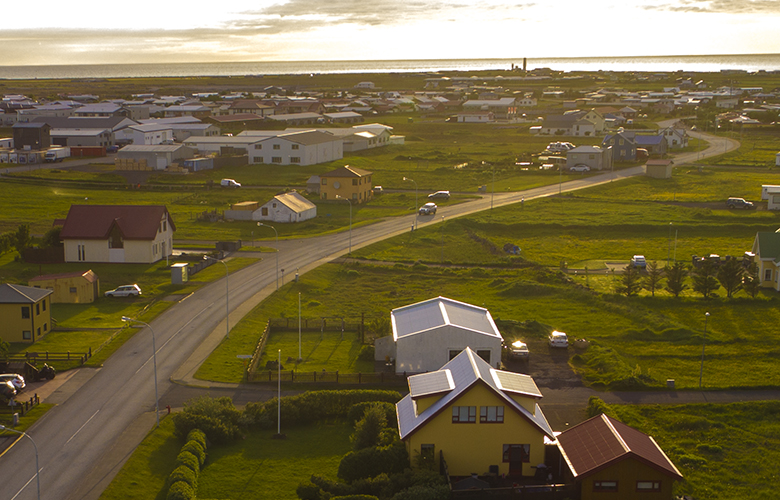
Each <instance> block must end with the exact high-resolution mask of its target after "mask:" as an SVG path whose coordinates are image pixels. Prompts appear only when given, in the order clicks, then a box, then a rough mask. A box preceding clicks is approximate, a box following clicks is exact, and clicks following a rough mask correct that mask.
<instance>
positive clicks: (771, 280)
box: [751, 229, 780, 292]
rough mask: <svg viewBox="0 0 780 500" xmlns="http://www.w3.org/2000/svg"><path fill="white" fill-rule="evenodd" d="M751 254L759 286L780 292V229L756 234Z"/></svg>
mask: <svg viewBox="0 0 780 500" xmlns="http://www.w3.org/2000/svg"><path fill="white" fill-rule="evenodd" d="M751 252H753V254H754V255H755V258H754V262H755V263H756V265H757V266H758V276H759V280H760V281H761V286H762V287H764V288H774V289H775V290H776V291H778V292H780V229H778V230H777V231H775V232H770V231H759V232H757V233H756V239H755V240H753V248H752V249H751Z"/></svg>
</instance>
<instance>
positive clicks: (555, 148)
mask: <svg viewBox="0 0 780 500" xmlns="http://www.w3.org/2000/svg"><path fill="white" fill-rule="evenodd" d="M570 149H574V144H572V143H570V142H551V143H550V144H548V145H547V151H550V152H551V153H565V152H566V151H568V150H570Z"/></svg>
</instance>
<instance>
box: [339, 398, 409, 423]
mask: <svg viewBox="0 0 780 500" xmlns="http://www.w3.org/2000/svg"><path fill="white" fill-rule="evenodd" d="M373 405H377V406H379V407H381V408H382V409H383V410H384V412H385V418H387V423H388V425H392V424H395V425H393V427H398V423H397V420H398V419H397V418H396V416H395V404H393V403H388V402H386V401H366V402H363V403H358V404H356V405H353V406H352V408H350V409H349V413H348V414H347V420H348V421H349V423H350V424H351V425H355V424H356V423H357V422H358V420H360V419H362V418H363V416H364V415H365V414H366V409H367V408H368V407H369V406H373Z"/></svg>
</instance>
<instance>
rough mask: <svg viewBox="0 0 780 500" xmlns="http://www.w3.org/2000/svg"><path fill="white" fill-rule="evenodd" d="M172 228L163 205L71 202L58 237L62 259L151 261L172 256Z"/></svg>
mask: <svg viewBox="0 0 780 500" xmlns="http://www.w3.org/2000/svg"><path fill="white" fill-rule="evenodd" d="M174 231H176V226H175V225H174V223H173V219H172V218H171V215H170V213H168V209H167V208H166V207H165V206H164V205H71V207H70V211H69V212H68V216H67V218H66V219H65V224H64V225H63V227H62V231H61V233H60V238H61V239H62V242H63V244H64V246H65V262H113V263H135V264H151V263H153V262H157V261H159V260H160V259H163V258H165V257H166V256H168V255H171V250H172V248H173V232H174Z"/></svg>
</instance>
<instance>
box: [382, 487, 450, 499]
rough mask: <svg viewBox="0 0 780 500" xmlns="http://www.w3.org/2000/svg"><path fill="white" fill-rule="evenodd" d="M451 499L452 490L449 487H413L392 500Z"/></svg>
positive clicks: (399, 493)
mask: <svg viewBox="0 0 780 500" xmlns="http://www.w3.org/2000/svg"><path fill="white" fill-rule="evenodd" d="M448 498H450V489H449V487H448V486H447V485H444V484H438V485H427V486H422V485H419V486H412V487H411V488H409V489H406V490H403V491H400V492H398V493H396V494H395V495H394V496H393V499H392V500H447V499H448Z"/></svg>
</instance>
